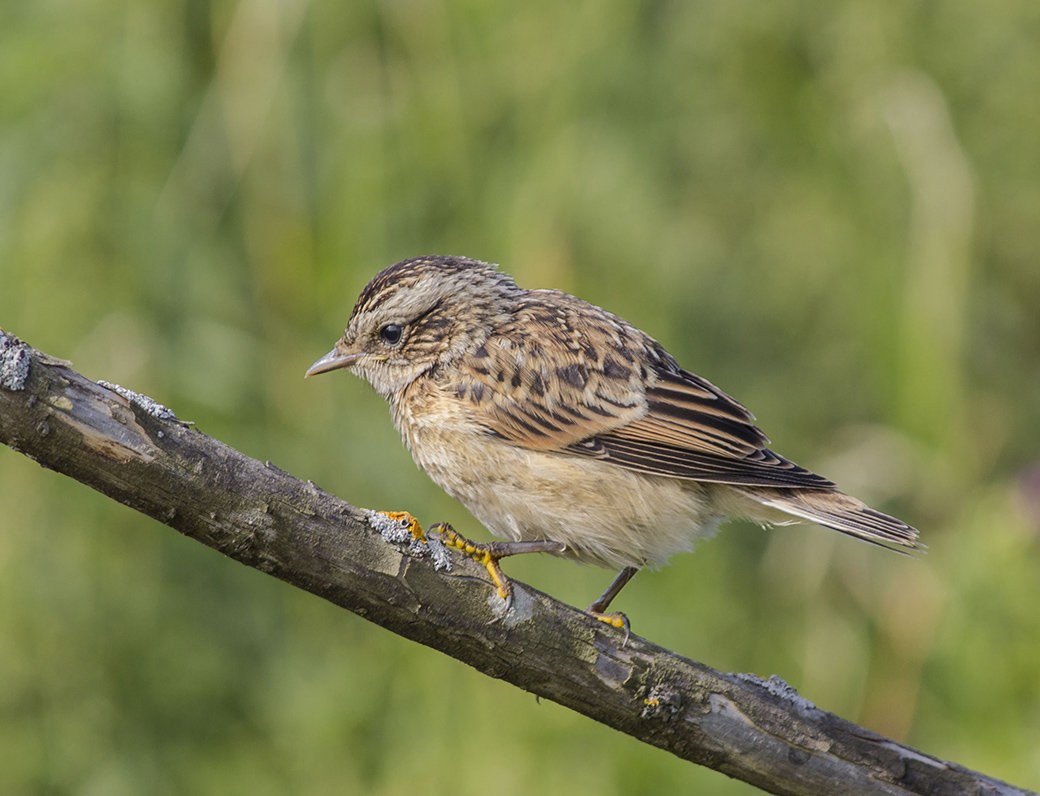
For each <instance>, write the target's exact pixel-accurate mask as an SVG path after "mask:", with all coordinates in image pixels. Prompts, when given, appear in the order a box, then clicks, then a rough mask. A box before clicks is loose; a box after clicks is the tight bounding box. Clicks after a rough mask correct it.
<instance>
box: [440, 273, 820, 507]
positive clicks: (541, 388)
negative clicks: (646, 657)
mask: <svg viewBox="0 0 1040 796" xmlns="http://www.w3.org/2000/svg"><path fill="white" fill-rule="evenodd" d="M545 292H547V291H530V292H529V293H528V294H526V296H525V297H524V298H523V299H521V301H520V304H519V306H518V307H517V308H516V311H515V313H514V315H515V320H514V321H513V322H512V323H510V324H506V325H504V326H503V327H501V328H500V330H499V331H498V333H496V334H495V335H493V336H492V337H490V338H489V339H487V340H486V341H484V342H483V343H482V344H481V345H480V346H479V347H478V348H476V349H475V350H474V351H473V352H471V353H469V354H464V355H463V356H462V360H461V362H460V365H461V367H459V368H453V369H452V372H453V373H456V374H458V373H461V374H464V375H463V376H457V377H456V378H457V381H456V382H455V383H453V384H452V385H448V386H449V387H450V388H451V389H453V391H454V394H455V395H456V396H457V397H458V399H459V400H465V401H468V402H470V403H471V404H472V407H471V409H472V411H473V412H475V413H476V415H477V416H478V417H479V419H480V422H481V424H482V425H483V426H484V427H485V428H486V429H487V430H488V432H489V433H491V434H494V435H495V436H498V437H501V438H503V439H506V440H509V441H510V442H511V443H513V444H515V445H519V446H521V447H526V448H531V449H537V450H547V451H556V452H558V453H560V454H562V455H573V456H584V457H592V458H596V459H599V460H601V461H606V462H610V463H612V464H616V465H617V466H619V467H624V468H627V469H629V470H635V471H638V472H643V473H652V474H655V475H663V476H668V477H672V478H682V479H692V480H698V481H710V482H715V483H725V484H741V485H760V486H770V487H777V488H788V489H790V488H812V489H828V490H830V489H835V488H836V487H835V485H834V484H833V483H832V482H831V481H829V480H827V479H826V478H823V477H822V476H819V475H816V474H815V473H813V472H811V471H809V470H806V469H805V468H804V467H800V466H798V465H797V464H795V463H793V462H791V461H789V460H787V459H785V458H784V457H782V456H780V455H779V454H777V453H774V452H773V451H771V450H769V449H768V448H767V447H766V446H767V445H768V444H769V440H768V438H767V437H766V436H765V434H763V433H762V431H761V430H760V429H759V428H758V427H757V426H756V425H755V424H754V420H755V418H754V416H753V415H752V414H751V412H749V411H748V410H747V409H746V408H744V407H743V406H742V405H741V404H739V403H738V402H737V401H735V400H734V399H733V398H731V397H730V396H728V395H727V394H726V393H724V392H723V391H722V390H720V389H719V388H718V387H716V386H715V385H713V384H712V383H711V382H709V381H707V380H706V379H703V378H701V377H700V376H697V375H696V374H693V373H690V372H688V371H685V370H682V369H681V368H680V367H679V366H678V365H677V364H676V362H675V360H674V359H673V358H672V357H671V355H669V354H668V353H667V352H666V351H665V350H664V349H663V348H661V346H660V345H659V344H658V343H657V342H656V341H654V340H653V339H652V338H650V337H648V336H647V335H645V334H644V333H643V332H641V331H639V330H638V329H636V328H635V327H633V326H631V325H630V324H628V323H626V322H625V321H623V320H621V319H620V318H617V317H616V316H614V315H612V314H610V313H608V312H606V311H605V310H602V309H600V308H598V307H595V306H594V305H591V304H587V303H586V302H584V301H581V300H580V299H577V298H574V297H573V296H568V295H566V294H563V293H555V292H553V291H550V292H553V296H552V301H544V300H542V298H541V297H540V296H539V294H542V293H545Z"/></svg>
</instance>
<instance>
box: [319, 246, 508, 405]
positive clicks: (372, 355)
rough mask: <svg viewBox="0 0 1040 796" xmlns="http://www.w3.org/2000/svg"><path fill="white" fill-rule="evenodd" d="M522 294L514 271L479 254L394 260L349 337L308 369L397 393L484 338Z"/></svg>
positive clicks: (360, 306) (365, 297)
mask: <svg viewBox="0 0 1040 796" xmlns="http://www.w3.org/2000/svg"><path fill="white" fill-rule="evenodd" d="M522 293H523V291H522V290H521V289H520V288H518V287H517V286H516V283H515V282H514V281H513V280H512V278H511V277H510V276H508V275H507V274H504V273H502V272H500V271H498V270H497V269H496V267H495V266H494V265H489V264H488V263H483V262H479V261H477V260H469V259H467V258H464V257H443V256H428V257H416V258H414V259H411V260H404V261H402V262H399V263H396V264H395V265H391V266H390V267H388V268H385V269H383V270H382V271H380V272H379V273H378V274H376V276H375V277H373V279H372V281H371V282H369V283H368V285H366V286H365V289H364V290H363V291H361V295H360V296H359V297H358V300H357V303H356V304H355V305H354V310H353V312H352V313H351V314H350V320H349V321H348V322H347V328H346V331H344V333H343V337H341V338H340V339H339V340H338V341H337V342H336V345H335V346H334V347H333V349H332V350H331V351H330V352H329V353H327V354H326V355H325V356H323V357H322V358H321V359H319V360H318V361H317V362H315V363H314V364H313V365H311V366H310V368H309V369H308V370H307V373H306V375H307V376H314V375H316V374H318V373H326V372H328V371H330V370H336V369H338V368H349V369H350V370H352V371H353V372H354V373H356V374H357V375H358V376H361V377H362V378H363V379H365V380H366V381H368V382H369V383H370V384H371V385H372V386H373V387H374V388H375V390H376V392H378V393H379V394H380V395H381V396H383V397H384V398H391V397H392V396H394V395H396V394H398V393H400V392H401V391H402V390H404V389H405V388H406V387H407V386H408V385H409V384H411V383H412V382H413V381H415V380H416V379H417V378H419V377H420V376H422V375H423V374H425V373H428V372H430V371H431V370H433V369H434V368H436V367H439V366H442V365H446V364H448V363H450V362H451V361H453V360H454V359H456V358H457V357H459V356H461V355H462V354H463V353H465V352H466V351H469V350H472V349H473V348H476V347H477V346H479V345H480V344H481V343H483V342H484V341H485V340H486V339H487V337H488V336H489V334H491V332H492V331H493V329H494V328H495V327H496V325H498V324H501V323H503V322H505V321H507V320H508V319H509V316H510V312H511V309H512V308H513V307H514V306H515V304H516V300H517V298H518V297H519V296H520V295H521V294H522Z"/></svg>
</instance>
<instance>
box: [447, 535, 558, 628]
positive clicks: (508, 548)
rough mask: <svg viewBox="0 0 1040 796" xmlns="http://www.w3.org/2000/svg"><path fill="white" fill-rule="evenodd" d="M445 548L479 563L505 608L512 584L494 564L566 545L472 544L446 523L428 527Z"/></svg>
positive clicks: (543, 542) (547, 542)
mask: <svg viewBox="0 0 1040 796" xmlns="http://www.w3.org/2000/svg"><path fill="white" fill-rule="evenodd" d="M427 533H428V534H429V535H431V536H435V537H436V538H437V539H439V540H440V541H441V543H442V544H443V545H444V546H445V547H453V548H455V549H456V550H461V551H462V552H463V553H465V554H466V555H467V556H469V557H470V558H472V559H473V560H474V561H476V562H477V563H478V564H483V565H484V567H485V568H486V569H487V571H488V574H489V575H490V576H491V580H492V581H494V584H495V588H496V589H497V591H498V596H499V597H501V598H502V599H503V600H505V601H506V607H507V609H508V607H509V605H510V603H511V602H512V597H513V584H512V583H510V582H509V578H507V577H506V576H505V573H503V572H502V568H501V567H500V566H499V565H498V561H499V559H502V558H505V557H506V556H515V555H519V554H520V553H562V552H563V551H564V550H566V549H567V546H566V545H564V544H563V543H561V542H550V541H543V540H534V541H529V542H474V541H471V540H469V539H467V538H466V537H465V536H462V535H461V534H460V533H458V532H457V531H456V530H455V529H454V528H452V527H451V526H450V525H449V524H448V523H446V522H438V523H437V524H436V525H431V526H430V529H429V531H428V532H427Z"/></svg>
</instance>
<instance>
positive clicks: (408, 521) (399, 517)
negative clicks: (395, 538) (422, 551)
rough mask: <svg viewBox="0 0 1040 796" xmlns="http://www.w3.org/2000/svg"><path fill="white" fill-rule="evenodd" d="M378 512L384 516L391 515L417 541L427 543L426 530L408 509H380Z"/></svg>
mask: <svg viewBox="0 0 1040 796" xmlns="http://www.w3.org/2000/svg"><path fill="white" fill-rule="evenodd" d="M378 513H379V514H382V515H383V516H384V517H389V518H390V519H391V520H393V521H394V522H396V523H397V524H398V525H400V526H401V528H402V529H404V530H406V531H408V532H409V533H410V534H411V535H412V539H414V540H415V541H417V542H422V543H423V544H426V532H425V531H424V530H423V529H422V526H421V525H420V524H419V521H418V520H417V519H415V517H413V516H412V515H411V514H409V513H408V512H407V511H380V512H378Z"/></svg>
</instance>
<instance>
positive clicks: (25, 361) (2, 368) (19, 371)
mask: <svg viewBox="0 0 1040 796" xmlns="http://www.w3.org/2000/svg"><path fill="white" fill-rule="evenodd" d="M31 362H32V349H31V348H29V346H27V345H26V344H25V343H23V342H22V341H21V340H19V339H18V338H17V337H12V336H11V335H9V334H7V333H5V332H2V331H0V387H3V388H4V389H5V390H24V389H25V380H26V379H28V378H29V365H30V363H31Z"/></svg>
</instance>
